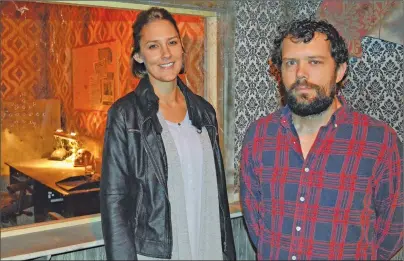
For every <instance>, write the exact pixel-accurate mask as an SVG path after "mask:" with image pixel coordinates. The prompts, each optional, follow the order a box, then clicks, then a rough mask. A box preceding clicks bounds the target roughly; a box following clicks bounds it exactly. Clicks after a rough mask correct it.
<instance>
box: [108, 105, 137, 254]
mask: <svg viewBox="0 0 404 261" xmlns="http://www.w3.org/2000/svg"><path fill="white" fill-rule="evenodd" d="M127 148H128V146H127V132H126V127H125V122H124V117H123V115H122V114H121V113H120V112H119V108H117V107H115V106H113V107H111V108H110V110H109V111H108V118H107V126H106V131H105V136H104V147H103V154H102V174H101V182H100V202H101V206H100V209H101V224H102V232H103V237H104V242H105V251H106V255H107V259H108V260H137V255H136V249H135V242H134V231H133V229H132V223H131V221H130V220H131V213H132V212H131V211H130V210H129V209H128V207H129V206H131V202H130V198H129V188H128V185H127V184H129V182H128V166H127V164H128V163H127V160H126V159H127V156H128V151H127Z"/></svg>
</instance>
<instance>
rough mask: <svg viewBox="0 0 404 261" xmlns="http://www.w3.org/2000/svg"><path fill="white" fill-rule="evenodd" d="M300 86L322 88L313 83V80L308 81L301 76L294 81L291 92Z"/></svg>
mask: <svg viewBox="0 0 404 261" xmlns="http://www.w3.org/2000/svg"><path fill="white" fill-rule="evenodd" d="M299 86H303V87H305V88H311V89H315V90H320V86H318V85H316V84H313V83H311V82H308V81H307V80H306V79H305V78H299V79H297V80H296V82H294V83H293V84H292V86H291V87H290V89H289V92H291V91H293V90H294V89H296V88H297V87H299Z"/></svg>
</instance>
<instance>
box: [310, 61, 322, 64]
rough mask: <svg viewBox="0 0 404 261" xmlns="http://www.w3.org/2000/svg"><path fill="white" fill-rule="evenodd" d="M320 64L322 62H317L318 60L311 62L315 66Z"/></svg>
mask: <svg viewBox="0 0 404 261" xmlns="http://www.w3.org/2000/svg"><path fill="white" fill-rule="evenodd" d="M320 63H321V62H320V61H316V60H311V61H310V64H314V65H315V64H320Z"/></svg>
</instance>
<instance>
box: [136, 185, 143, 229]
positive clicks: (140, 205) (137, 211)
mask: <svg viewBox="0 0 404 261" xmlns="http://www.w3.org/2000/svg"><path fill="white" fill-rule="evenodd" d="M142 201H143V189H142V188H141V189H140V196H139V200H138V201H137V206H136V213H135V235H136V231H137V226H138V224H139V214H140V208H141V207H142Z"/></svg>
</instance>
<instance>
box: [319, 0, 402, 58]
mask: <svg viewBox="0 0 404 261" xmlns="http://www.w3.org/2000/svg"><path fill="white" fill-rule="evenodd" d="M399 1H400V0H360V1H352V0H338V1H335V0H324V1H323V2H322V3H321V5H320V8H319V9H318V12H317V16H318V17H319V18H321V19H326V20H327V21H329V22H330V23H332V24H333V25H334V26H335V27H336V28H337V29H338V31H339V32H340V33H341V34H342V36H343V37H344V38H345V40H346V41H347V43H348V49H349V53H350V55H352V56H357V57H360V56H362V47H361V40H362V37H364V36H365V35H367V34H368V33H369V32H370V31H372V30H373V29H374V28H375V27H377V26H380V22H381V21H382V20H383V18H384V17H385V16H388V15H389V13H390V12H391V11H392V10H394V8H397V7H398V6H399Z"/></svg>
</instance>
